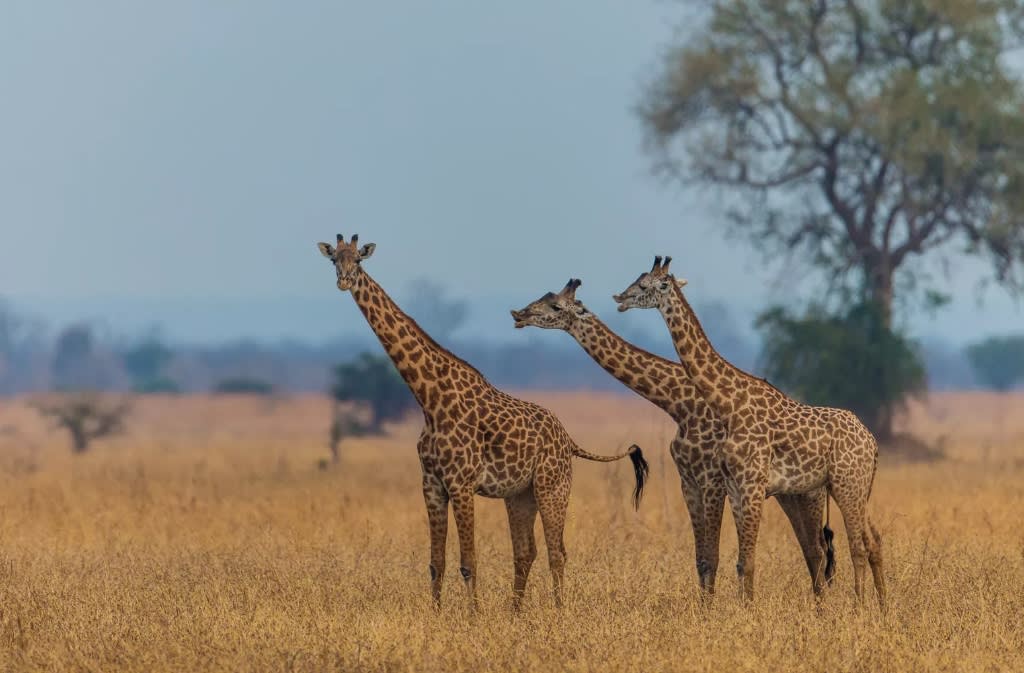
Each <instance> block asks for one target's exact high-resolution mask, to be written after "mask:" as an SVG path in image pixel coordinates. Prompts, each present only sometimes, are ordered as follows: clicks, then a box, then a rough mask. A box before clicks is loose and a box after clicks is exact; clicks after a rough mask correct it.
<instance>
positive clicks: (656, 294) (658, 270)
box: [612, 256, 686, 311]
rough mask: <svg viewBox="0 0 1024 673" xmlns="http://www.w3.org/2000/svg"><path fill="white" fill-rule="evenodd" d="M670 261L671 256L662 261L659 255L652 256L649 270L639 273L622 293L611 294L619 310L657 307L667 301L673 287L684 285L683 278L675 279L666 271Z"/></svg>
mask: <svg viewBox="0 0 1024 673" xmlns="http://www.w3.org/2000/svg"><path fill="white" fill-rule="evenodd" d="M671 263H672V258H671V257H666V258H665V261H664V262H662V260H661V257H660V256H658V257H655V258H654V266H652V267H651V270H650V271H647V272H644V273H642V274H640V277H639V278H637V279H636V280H634V281H633V283H632V284H631V285H630V286H629V287H627V288H626V289H625V290H623V291H622V294H615V295H612V299H614V300H615V301H616V302H618V304H619V311H628V310H629V309H631V308H657V307H659V306H662V305H663V304H664V302H666V301H669V300H670V299H671V297H672V294H671V293H672V292H673V291H674V289H675V287H676V286H678V287H683V286H684V285H686V281H685V280H676V277H675V276H673V275H672V274H671V273H669V271H668V265H669V264H671Z"/></svg>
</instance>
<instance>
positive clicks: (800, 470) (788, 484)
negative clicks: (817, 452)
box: [765, 459, 828, 497]
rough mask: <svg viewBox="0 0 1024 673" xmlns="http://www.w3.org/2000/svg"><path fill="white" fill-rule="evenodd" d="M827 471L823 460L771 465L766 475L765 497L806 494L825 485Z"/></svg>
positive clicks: (779, 462)
mask: <svg viewBox="0 0 1024 673" xmlns="http://www.w3.org/2000/svg"><path fill="white" fill-rule="evenodd" d="M827 480H828V470H827V469H826V466H825V461H824V459H809V460H807V461H805V462H799V463H798V462H796V461H777V462H774V463H772V467H771V471H770V472H769V474H768V486H767V488H766V489H765V490H766V492H765V495H766V496H768V497H771V496H773V495H777V494H779V493H806V492H808V491H813V490H814V489H816V488H820V487H822V486H824V485H825V482H826V481H827Z"/></svg>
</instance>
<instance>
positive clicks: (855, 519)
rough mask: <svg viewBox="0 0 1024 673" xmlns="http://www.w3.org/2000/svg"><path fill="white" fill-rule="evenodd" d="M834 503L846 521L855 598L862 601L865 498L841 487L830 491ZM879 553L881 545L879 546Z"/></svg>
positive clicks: (866, 532)
mask: <svg viewBox="0 0 1024 673" xmlns="http://www.w3.org/2000/svg"><path fill="white" fill-rule="evenodd" d="M832 493H833V496H834V497H835V499H836V504H838V505H839V509H840V510H841V511H842V513H843V521H844V522H845V523H846V537H847V538H848V539H849V542H850V559H851V560H852V561H853V589H854V591H855V592H856V594H857V600H858V601H859V602H861V603H863V602H864V578H865V575H866V574H867V569H868V551H867V550H868V545H867V536H868V531H867V526H866V525H865V524H866V523H867V517H866V516H865V513H864V501H865V498H863V496H861V494H860V493H850V492H845V491H844V490H843V489H841V488H837V489H835V490H833V491H832ZM879 553H881V547H879Z"/></svg>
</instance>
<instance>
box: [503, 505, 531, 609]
mask: <svg viewBox="0 0 1024 673" xmlns="http://www.w3.org/2000/svg"><path fill="white" fill-rule="evenodd" d="M505 510H506V511H507V512H508V528H509V532H511V533H512V560H513V564H514V565H515V579H514V580H513V583H512V609H513V610H516V611H518V610H519V606H520V605H521V604H522V601H523V594H524V593H525V591H526V579H527V578H528V577H529V576H530V567H531V566H532V565H533V560H534V559H535V558H537V543H536V541H535V540H534V537H533V525H534V522H535V521H536V520H537V501H536V499H535V498H534V497H533V489H532V488H530V489H527V490H526V491H523V492H522V493H519V494H516V495H514V496H512V497H511V498H506V499H505Z"/></svg>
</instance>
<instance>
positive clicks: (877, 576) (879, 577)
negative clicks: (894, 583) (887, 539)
mask: <svg viewBox="0 0 1024 673" xmlns="http://www.w3.org/2000/svg"><path fill="white" fill-rule="evenodd" d="M866 523H867V526H866V528H865V530H864V544H865V546H866V547H867V550H868V564H869V565H870V566H871V575H872V577H873V579H874V582H875V593H876V594H877V595H878V605H879V607H881V608H882V610H883V611H885V605H886V603H885V601H886V591H885V575H884V574H883V565H882V536H881V535H880V534H879V533H878V529H877V528H875V526H874V524H872V523H871V521H870V520H867V521H866Z"/></svg>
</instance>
